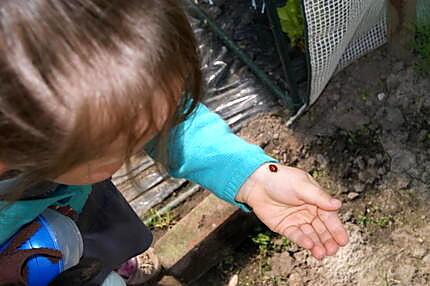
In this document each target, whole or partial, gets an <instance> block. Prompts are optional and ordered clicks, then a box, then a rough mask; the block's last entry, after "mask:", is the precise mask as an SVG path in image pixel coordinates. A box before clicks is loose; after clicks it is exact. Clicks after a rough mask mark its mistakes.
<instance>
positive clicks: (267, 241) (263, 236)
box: [252, 233, 272, 254]
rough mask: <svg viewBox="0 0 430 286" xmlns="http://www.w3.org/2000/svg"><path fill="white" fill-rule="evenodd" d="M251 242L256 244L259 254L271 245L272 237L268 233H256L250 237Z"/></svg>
mask: <svg viewBox="0 0 430 286" xmlns="http://www.w3.org/2000/svg"><path fill="white" fill-rule="evenodd" d="M252 242H254V243H255V244H256V245H258V249H259V251H260V254H262V253H264V254H265V253H266V252H267V250H269V248H270V246H271V245H272V238H271V237H270V234H269V233H257V235H256V236H254V237H252Z"/></svg>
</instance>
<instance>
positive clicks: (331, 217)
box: [318, 210, 348, 246]
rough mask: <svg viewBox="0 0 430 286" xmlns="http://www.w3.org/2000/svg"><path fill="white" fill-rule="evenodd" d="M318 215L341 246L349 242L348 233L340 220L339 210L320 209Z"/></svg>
mask: <svg viewBox="0 0 430 286" xmlns="http://www.w3.org/2000/svg"><path fill="white" fill-rule="evenodd" d="M318 216H319V218H320V219H321V221H322V222H323V223H324V225H325V226H326V228H327V230H328V231H329V232H330V233H331V235H332V236H333V238H334V239H335V240H336V242H337V243H338V244H339V245H340V246H345V245H346V244H347V243H348V233H347V232H346V230H345V227H344V226H343V224H342V222H341V221H340V219H339V217H338V214H337V212H328V211H324V210H318Z"/></svg>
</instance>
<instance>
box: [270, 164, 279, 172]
mask: <svg viewBox="0 0 430 286" xmlns="http://www.w3.org/2000/svg"><path fill="white" fill-rule="evenodd" d="M269 170H270V172H272V173H277V172H278V166H276V165H275V164H270V165H269Z"/></svg>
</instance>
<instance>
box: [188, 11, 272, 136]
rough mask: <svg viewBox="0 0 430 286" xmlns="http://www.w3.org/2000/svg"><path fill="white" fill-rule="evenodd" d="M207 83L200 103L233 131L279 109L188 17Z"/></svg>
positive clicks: (202, 27)
mask: <svg viewBox="0 0 430 286" xmlns="http://www.w3.org/2000/svg"><path fill="white" fill-rule="evenodd" d="M190 21H191V23H192V26H193V29H194V32H195V34H196V37H197V39H198V41H199V48H200V52H201V55H202V70H203V73H204V76H205V79H206V89H205V92H204V98H203V102H204V103H205V104H206V105H207V106H208V107H209V108H210V109H211V110H213V111H215V112H216V113H218V114H219V115H220V116H221V117H223V118H224V119H225V120H226V121H227V123H228V124H229V125H230V126H231V127H232V128H233V129H234V130H237V129H239V128H240V127H241V126H242V124H243V123H244V121H245V120H246V119H249V118H250V117H252V116H254V115H256V114H258V113H260V112H269V111H274V110H277V109H279V105H278V102H277V100H276V99H275V98H274V96H273V95H272V94H270V93H269V92H268V91H266V90H265V88H264V87H263V86H262V84H261V83H259V82H258V80H257V79H256V78H255V76H254V75H253V73H252V72H251V71H250V70H249V69H248V68H247V66H246V65H245V64H243V63H242V62H241V61H240V60H239V59H237V58H235V56H234V54H232V52H230V51H229V50H228V49H227V48H226V47H225V46H223V45H222V43H221V42H220V40H219V39H217V37H216V36H215V35H214V34H213V33H211V32H210V31H209V29H208V28H207V27H205V25H204V23H201V22H200V21H199V20H198V19H196V18H194V17H193V15H190Z"/></svg>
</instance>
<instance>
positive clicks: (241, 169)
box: [219, 152, 278, 212]
mask: <svg viewBox="0 0 430 286" xmlns="http://www.w3.org/2000/svg"><path fill="white" fill-rule="evenodd" d="M277 162H278V161H277V160H275V159H273V158H272V157H270V156H268V155H267V154H265V153H264V152H261V153H258V154H252V158H247V160H246V164H244V166H238V168H237V170H235V172H234V173H233V174H232V177H231V179H230V181H229V182H228V183H227V186H226V188H225V189H224V192H223V193H222V194H219V195H220V196H222V198H223V199H224V200H226V201H228V202H229V203H231V204H233V205H235V206H237V207H239V208H240V209H242V210H243V211H245V212H251V211H252V209H250V207H249V206H247V205H246V204H243V203H240V202H238V201H236V196H237V193H238V192H239V190H240V188H241V187H242V185H243V184H244V183H245V182H246V180H247V179H248V178H249V177H250V176H251V175H252V174H254V172H255V171H256V170H257V169H258V168H259V167H260V166H261V165H264V164H266V163H277Z"/></svg>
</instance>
